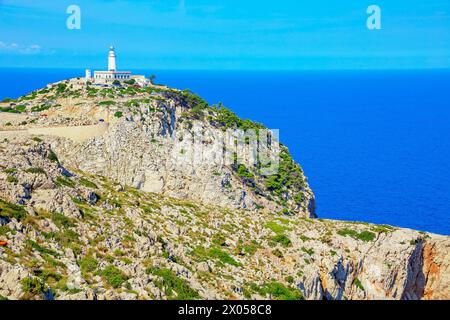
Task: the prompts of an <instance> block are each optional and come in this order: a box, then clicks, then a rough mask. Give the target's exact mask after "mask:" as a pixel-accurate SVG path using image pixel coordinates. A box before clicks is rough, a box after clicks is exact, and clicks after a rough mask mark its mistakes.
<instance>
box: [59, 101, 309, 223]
mask: <svg viewBox="0 0 450 320" xmlns="http://www.w3.org/2000/svg"><path fill="white" fill-rule="evenodd" d="M161 108H163V109H162V110H164V112H167V113H170V114H167V115H166V114H164V113H163V115H162V116H161V115H154V114H149V115H147V114H145V113H144V114H143V115H142V116H141V117H140V118H138V119H135V118H133V117H129V118H127V119H128V120H127V119H126V118H124V119H121V120H120V121H118V122H115V123H113V124H111V125H110V127H109V130H108V131H107V132H106V133H105V134H104V135H103V136H101V137H97V138H95V139H92V140H89V141H87V142H86V143H81V144H79V143H75V142H73V141H71V140H70V139H55V140H54V141H53V142H52V145H53V147H54V149H55V150H56V152H57V153H58V156H59V157H60V160H61V162H62V163H64V164H67V165H68V166H71V167H76V168H79V169H80V170H83V171H86V172H91V173H95V174H99V175H102V176H106V177H109V178H112V179H114V180H116V181H118V182H121V183H122V184H125V185H129V186H132V187H135V188H137V189H140V190H143V191H146V192H155V193H161V194H164V195H168V196H171V197H177V198H183V199H192V200H197V201H201V202H203V203H208V204H217V205H220V206H225V207H228V208H233V209H239V208H241V209H249V210H257V209H259V210H261V209H262V208H263V210H264V211H266V212H273V211H282V210H285V209H287V208H288V209H289V210H290V211H291V212H292V214H299V215H302V216H306V217H314V216H315V202H314V195H313V193H312V191H311V189H310V188H309V186H308V185H307V184H306V178H304V177H303V179H304V180H305V185H304V187H303V188H302V189H301V190H289V189H287V190H286V191H285V194H283V195H282V196H281V197H284V199H285V200H284V201H285V203H284V205H280V204H279V203H280V201H279V200H276V201H275V200H269V199H270V198H273V196H271V194H270V192H269V191H268V190H267V189H266V188H265V186H264V182H263V181H259V180H258V178H257V177H255V178H254V179H252V181H251V182H247V183H246V182H245V181H243V178H242V177H239V175H237V174H236V172H235V170H233V167H232V165H230V164H227V163H225V159H224V158H223V157H224V152H223V144H222V143H221V141H223V140H225V139H226V134H225V133H224V132H223V131H222V130H221V129H220V128H215V127H214V126H213V125H209V124H205V123H204V122H199V121H197V122H195V123H194V124H193V127H192V128H191V129H186V128H184V127H183V125H182V124H179V123H178V122H177V120H178V119H179V118H180V117H182V116H181V114H182V112H183V111H182V109H181V107H178V108H169V107H166V105H163V106H161ZM164 108H165V109H164ZM168 119H170V120H168ZM244 152H245V151H244ZM242 157H243V158H248V157H250V156H249V155H248V154H246V153H244V154H243V155H242ZM298 192H301V194H302V198H303V199H302V200H301V202H300V203H298V204H296V203H295V201H294V200H293V196H294V195H295V194H296V193H298Z"/></svg>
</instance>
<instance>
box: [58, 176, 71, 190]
mask: <svg viewBox="0 0 450 320" xmlns="http://www.w3.org/2000/svg"><path fill="white" fill-rule="evenodd" d="M55 185H56V186H57V187H62V186H66V187H69V188H73V187H75V182H74V181H72V180H70V178H67V177H64V176H59V177H57V178H56V179H55Z"/></svg>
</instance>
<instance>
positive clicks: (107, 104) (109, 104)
mask: <svg viewBox="0 0 450 320" xmlns="http://www.w3.org/2000/svg"><path fill="white" fill-rule="evenodd" d="M98 104H99V105H101V106H112V105H115V104H116V102H115V101H111V100H108V101H100V102H99V103H98Z"/></svg>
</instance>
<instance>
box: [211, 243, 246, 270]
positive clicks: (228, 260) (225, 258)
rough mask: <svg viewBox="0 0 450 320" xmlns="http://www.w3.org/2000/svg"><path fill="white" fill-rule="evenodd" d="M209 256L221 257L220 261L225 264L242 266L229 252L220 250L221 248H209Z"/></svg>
mask: <svg viewBox="0 0 450 320" xmlns="http://www.w3.org/2000/svg"><path fill="white" fill-rule="evenodd" d="M209 256H210V257H211V258H216V259H219V261H220V262H222V263H224V264H230V265H232V266H236V267H238V266H240V265H241V264H240V263H239V262H237V261H236V260H234V259H233V258H232V257H231V256H230V255H229V254H228V253H226V252H224V251H222V250H220V249H219V248H211V249H210V250H209Z"/></svg>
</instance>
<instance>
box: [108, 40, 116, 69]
mask: <svg viewBox="0 0 450 320" xmlns="http://www.w3.org/2000/svg"><path fill="white" fill-rule="evenodd" d="M108 71H113V72H114V71H116V51H115V49H114V47H113V46H111V47H110V48H109V55H108Z"/></svg>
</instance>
